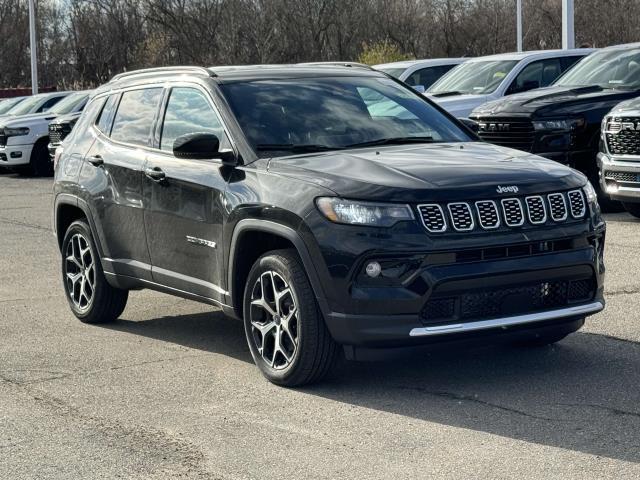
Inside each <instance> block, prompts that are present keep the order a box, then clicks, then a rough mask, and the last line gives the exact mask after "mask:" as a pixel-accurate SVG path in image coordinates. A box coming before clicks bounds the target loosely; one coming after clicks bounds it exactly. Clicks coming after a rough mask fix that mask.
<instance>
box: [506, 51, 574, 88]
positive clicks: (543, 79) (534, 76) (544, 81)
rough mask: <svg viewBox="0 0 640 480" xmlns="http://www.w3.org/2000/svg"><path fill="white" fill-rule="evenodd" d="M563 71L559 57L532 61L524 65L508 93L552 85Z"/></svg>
mask: <svg viewBox="0 0 640 480" xmlns="http://www.w3.org/2000/svg"><path fill="white" fill-rule="evenodd" d="M561 73H562V67H561V65H560V59H559V58H548V59H546V60H538V61H536V62H531V63H530V64H529V65H527V66H526V67H524V68H523V69H522V71H521V72H520V73H519V74H518V76H517V77H516V79H515V80H514V81H513V83H512V84H511V87H509V92H508V93H517V92H525V91H527V90H532V89H534V88H540V87H546V86H548V85H550V84H551V83H552V82H553V81H554V80H555V79H556V78H558V77H559V76H560V74H561Z"/></svg>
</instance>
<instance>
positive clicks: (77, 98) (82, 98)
mask: <svg viewBox="0 0 640 480" xmlns="http://www.w3.org/2000/svg"><path fill="white" fill-rule="evenodd" d="M88 97H89V94H88V93H85V92H78V93H72V94H71V95H69V96H68V97H66V98H63V99H62V100H60V101H59V102H58V103H56V104H55V105H54V106H53V107H51V109H49V111H50V112H52V113H56V114H58V115H64V114H66V113H71V112H73V111H75V110H76V107H80V106H81V105H82V104H83V103H85V102H86V101H87V98H88Z"/></svg>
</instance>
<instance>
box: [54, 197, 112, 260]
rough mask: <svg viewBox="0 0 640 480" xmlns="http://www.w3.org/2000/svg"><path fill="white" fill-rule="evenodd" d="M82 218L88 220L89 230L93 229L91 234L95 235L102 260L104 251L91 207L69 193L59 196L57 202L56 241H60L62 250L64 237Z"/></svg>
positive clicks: (55, 217)
mask: <svg viewBox="0 0 640 480" xmlns="http://www.w3.org/2000/svg"><path fill="white" fill-rule="evenodd" d="M82 218H84V219H86V220H87V223H88V224H89V228H90V229H91V234H92V235H93V241H94V243H95V244H96V247H97V249H98V254H99V255H100V257H101V258H102V256H103V250H102V246H101V245H100V239H99V237H98V235H96V228H95V224H94V222H93V217H92V216H91V212H90V210H89V206H88V205H87V203H86V202H85V201H84V200H82V199H80V198H78V197H76V196H75V195H71V194H68V193H60V194H58V196H57V197H56V200H55V209H54V220H53V222H54V223H53V226H54V232H55V235H56V239H57V241H58V248H59V249H62V242H63V240H64V235H65V233H66V231H67V229H68V228H69V225H71V224H72V223H73V222H75V221H76V220H80V219H82Z"/></svg>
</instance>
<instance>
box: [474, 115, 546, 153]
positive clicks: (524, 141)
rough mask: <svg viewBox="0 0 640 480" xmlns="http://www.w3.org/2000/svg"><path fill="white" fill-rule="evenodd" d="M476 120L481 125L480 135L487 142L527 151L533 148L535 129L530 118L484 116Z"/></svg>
mask: <svg viewBox="0 0 640 480" xmlns="http://www.w3.org/2000/svg"><path fill="white" fill-rule="evenodd" d="M474 120H476V121H477V122H478V125H479V131H478V135H479V136H480V138H481V139H482V140H484V141H485V142H489V143H494V144H496V145H502V146H503V147H510V148H515V149H517V150H524V151H525V152H530V151H531V150H532V149H533V141H534V135H535V130H534V129H533V123H532V122H531V121H530V120H527V119H521V118H500V117H493V118H491V117H482V118H476V119H474Z"/></svg>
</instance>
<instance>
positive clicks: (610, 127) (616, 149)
mask: <svg viewBox="0 0 640 480" xmlns="http://www.w3.org/2000/svg"><path fill="white" fill-rule="evenodd" d="M639 127H640V118H639V117H610V118H608V119H607V121H606V124H605V137H606V140H607V147H608V148H609V151H610V152H611V153H612V154H614V155H640V128H639Z"/></svg>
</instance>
